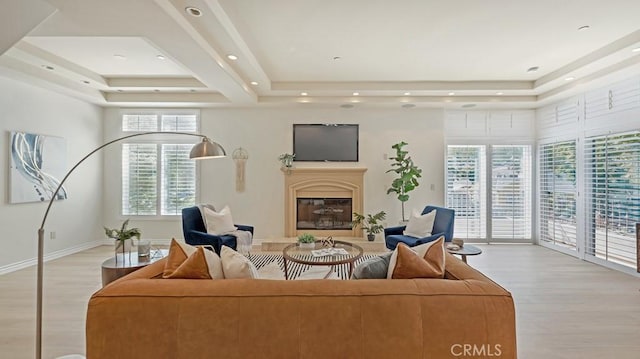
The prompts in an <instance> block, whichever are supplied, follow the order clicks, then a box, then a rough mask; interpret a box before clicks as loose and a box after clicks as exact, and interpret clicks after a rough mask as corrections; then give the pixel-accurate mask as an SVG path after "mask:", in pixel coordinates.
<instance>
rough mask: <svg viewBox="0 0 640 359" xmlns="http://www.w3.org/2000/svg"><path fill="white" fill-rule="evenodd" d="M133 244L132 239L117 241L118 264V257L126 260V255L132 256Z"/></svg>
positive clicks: (115, 244) (115, 247) (115, 245)
mask: <svg viewBox="0 0 640 359" xmlns="http://www.w3.org/2000/svg"><path fill="white" fill-rule="evenodd" d="M131 242H132V241H131V239H125V240H124V241H120V240H115V243H114V249H115V254H116V263H117V262H118V257H120V258H122V259H123V260H124V256H125V255H127V254H131Z"/></svg>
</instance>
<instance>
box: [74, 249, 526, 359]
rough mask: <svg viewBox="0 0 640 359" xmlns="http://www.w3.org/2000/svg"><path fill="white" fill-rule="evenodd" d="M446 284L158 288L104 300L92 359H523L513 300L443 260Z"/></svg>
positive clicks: (129, 285) (211, 283) (158, 267)
mask: <svg viewBox="0 0 640 359" xmlns="http://www.w3.org/2000/svg"><path fill="white" fill-rule="evenodd" d="M446 259H447V262H446V263H447V264H446V278H447V279H402V280H398V279H393V280H384V279H380V280H377V279H376V280H350V281H340V280H300V281H284V280H249V279H232V280H190V279H157V278H160V277H161V274H162V270H163V267H164V260H161V261H158V262H156V263H154V264H152V265H150V266H148V267H146V268H143V269H141V270H139V271H137V272H134V273H132V274H130V275H128V276H126V277H123V278H121V279H119V280H117V281H115V282H113V283H111V284H109V285H107V286H106V287H104V288H103V289H101V290H99V291H98V292H96V293H95V294H94V295H93V296H92V297H91V300H90V301H89V306H88V313H87V336H86V338H87V348H86V349H87V358H88V359H99V358H109V359H113V358H117V359H126V358H138V359H139V358H153V359H157V358H171V359H177V358H189V359H193V358H225V359H231V358H239V359H240V358H242V359H245V358H274V359H275V358H277V359H285V358H305V359H311V358H318V359H327V358H350V359H351V358H362V359H365V358H367V359H370V358H385V359H388V358H403V359H410V358H438V359H439V358H485V357H492V358H516V355H517V354H516V326H515V309H514V304H513V299H512V297H511V294H510V293H509V292H507V291H506V290H504V289H503V288H501V287H500V286H499V285H497V284H496V283H494V282H492V281H491V280H489V279H488V278H487V277H485V276H484V275H482V274H481V273H480V272H478V271H476V270H475V269H473V268H471V267H469V266H468V265H466V264H464V263H463V262H462V261H460V260H458V259H457V258H454V257H453V256H451V255H447V258H446Z"/></svg>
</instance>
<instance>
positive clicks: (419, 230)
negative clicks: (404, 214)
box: [402, 210, 436, 238]
mask: <svg viewBox="0 0 640 359" xmlns="http://www.w3.org/2000/svg"><path fill="white" fill-rule="evenodd" d="M435 220H436V211H435V210H433V211H431V212H429V213H427V214H420V213H419V212H417V211H415V210H414V211H413V213H412V214H411V218H409V222H408V223H407V227H406V228H405V229H404V232H402V234H404V235H405V236H410V237H416V238H423V237H427V236H430V235H431V232H432V231H433V222H435Z"/></svg>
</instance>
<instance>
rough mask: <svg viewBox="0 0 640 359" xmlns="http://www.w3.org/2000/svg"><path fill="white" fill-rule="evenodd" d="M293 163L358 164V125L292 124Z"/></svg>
mask: <svg viewBox="0 0 640 359" xmlns="http://www.w3.org/2000/svg"><path fill="white" fill-rule="evenodd" d="M293 153H294V154H295V155H296V157H295V158H294V161H315V162H358V125H351V124H294V125H293Z"/></svg>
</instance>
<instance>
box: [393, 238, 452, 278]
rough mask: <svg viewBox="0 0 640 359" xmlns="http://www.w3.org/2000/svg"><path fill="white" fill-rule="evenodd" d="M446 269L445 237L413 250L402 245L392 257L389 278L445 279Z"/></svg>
mask: <svg viewBox="0 0 640 359" xmlns="http://www.w3.org/2000/svg"><path fill="white" fill-rule="evenodd" d="M444 267H445V250H444V236H441V237H440V238H438V239H437V240H435V241H433V242H429V243H425V244H421V245H419V246H416V247H413V248H409V247H408V246H407V245H405V244H403V243H401V244H398V246H397V247H396V249H395V250H394V251H393V254H392V255H391V259H390V263H389V269H388V271H387V278H393V279H411V278H443V277H444Z"/></svg>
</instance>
